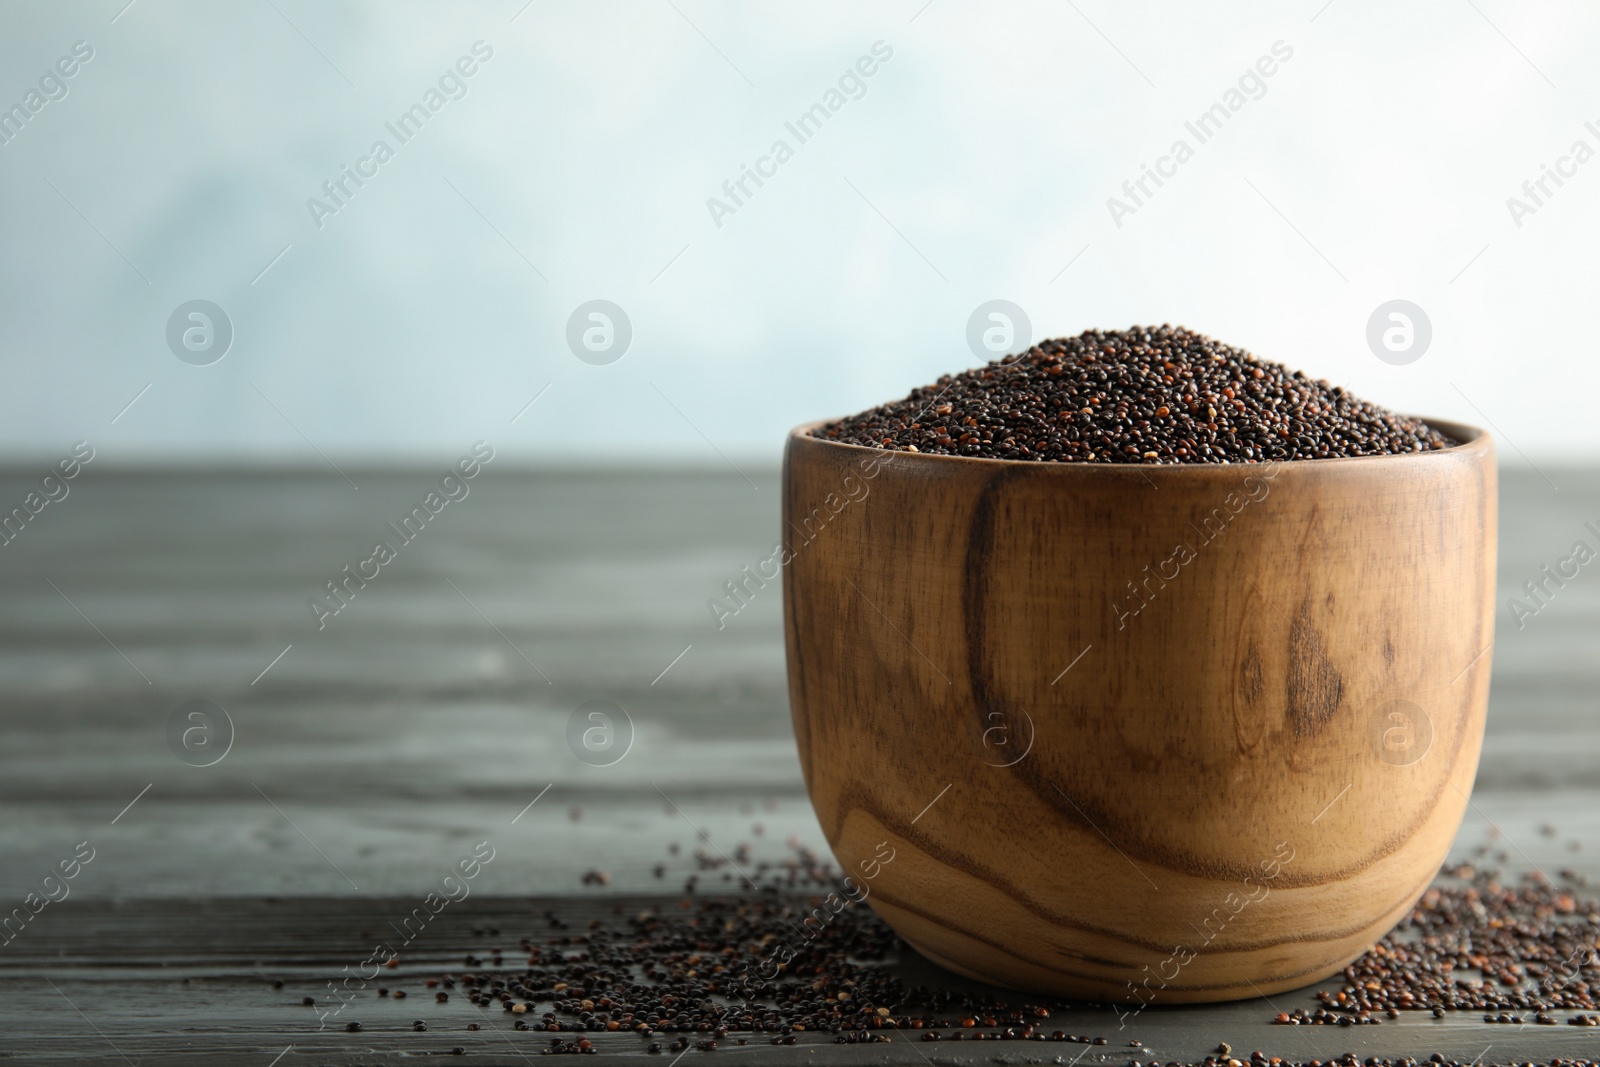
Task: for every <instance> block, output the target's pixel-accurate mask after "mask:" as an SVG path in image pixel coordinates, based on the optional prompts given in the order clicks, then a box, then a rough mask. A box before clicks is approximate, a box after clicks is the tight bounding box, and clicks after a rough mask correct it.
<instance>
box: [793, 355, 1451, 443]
mask: <svg viewBox="0 0 1600 1067" xmlns="http://www.w3.org/2000/svg"><path fill="white" fill-rule="evenodd" d="M814 436H816V437H820V438H823V439H825V440H829V441H839V442H842V443H845V444H854V445H866V446H868V447H872V448H884V449H891V450H896V451H904V452H931V453H935V454H937V455H945V456H973V457H977V458H980V459H1024V460H1046V461H1057V462H1068V463H1253V462H1257V463H1258V462H1263V461H1269V460H1295V459H1332V458H1336V457H1345V456H1378V455H1395V454H1399V453H1404V452H1427V451H1431V450H1433V449H1439V448H1448V447H1450V446H1451V445H1453V444H1455V443H1456V442H1455V441H1452V440H1451V439H1450V438H1448V437H1446V436H1445V435H1444V434H1441V433H1440V432H1439V431H1438V430H1435V429H1433V428H1432V427H1430V426H1428V425H1426V424H1424V423H1422V422H1420V421H1418V420H1416V419H1409V418H1406V417H1404V416H1402V415H1396V414H1394V413H1393V412H1390V411H1386V410H1385V409H1383V408H1380V407H1378V406H1376V405H1374V404H1369V403H1367V402H1366V401H1365V400H1358V399H1357V398H1355V397H1353V396H1351V395H1350V394H1349V393H1347V392H1345V391H1344V389H1342V388H1340V387H1339V386H1336V385H1329V384H1328V383H1327V382H1325V381H1313V380H1311V379H1310V378H1307V377H1306V376H1305V375H1304V374H1302V373H1301V372H1299V371H1292V370H1290V369H1289V368H1287V367H1285V366H1283V365H1282V364H1280V363H1273V362H1271V361H1270V360H1264V359H1258V358H1256V357H1255V356H1253V355H1251V354H1250V353H1249V352H1246V351H1244V350H1243V349H1239V348H1234V347H1232V346H1230V345H1225V344H1222V343H1221V342H1218V341H1213V340H1212V339H1211V338H1209V337H1205V336H1203V335H1201V334H1197V333H1195V332H1193V331H1191V330H1188V329H1185V328H1184V327H1182V326H1135V327H1132V328H1130V329H1127V330H1106V331H1102V330H1088V331H1086V332H1084V333H1082V334H1079V335H1078V336H1077V337H1066V338H1059V339H1057V340H1053V341H1043V342H1040V343H1039V344H1037V345H1034V346H1033V347H1032V348H1030V349H1028V350H1027V351H1026V352H1023V353H1021V354H1019V355H1011V356H1006V357H1005V358H1004V359H1000V360H997V361H996V362H994V363H991V364H989V365H988V366H986V367H979V368H977V369H974V370H969V371H963V372H962V373H960V374H957V375H953V376H952V375H945V376H944V377H942V378H940V379H939V380H938V381H937V382H935V383H934V384H933V385H928V386H924V387H922V388H920V389H913V390H912V391H911V394H910V395H909V396H907V397H906V398H905V399H904V400H897V401H894V402H892V403H888V404H884V405H881V406H880V407H876V408H873V409H872V410H871V411H864V412H862V413H861V414H859V415H852V416H851V417H849V418H846V419H841V420H839V421H838V422H834V423H830V424H828V425H826V426H824V427H822V428H820V429H818V430H816V431H814Z"/></svg>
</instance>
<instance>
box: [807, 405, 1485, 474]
mask: <svg viewBox="0 0 1600 1067" xmlns="http://www.w3.org/2000/svg"><path fill="white" fill-rule="evenodd" d="M1401 417H1402V418H1408V419H1415V420H1416V421H1418V422H1421V423H1423V424H1424V425H1427V426H1430V427H1432V428H1433V429H1435V430H1438V431H1440V432H1442V433H1444V434H1446V435H1448V436H1450V437H1452V438H1454V439H1455V440H1456V442H1457V443H1456V444H1453V445H1451V446H1450V447H1449V448H1438V449H1430V450H1429V451H1427V452H1385V453H1379V454H1377V455H1372V456H1330V457H1329V458H1327V459H1279V460H1272V459H1268V460H1257V461H1248V460H1246V461H1239V462H1223V463H1090V462H1086V461H1084V460H1038V459H995V458H992V457H989V456H949V455H943V454H941V453H938V452H907V451H905V450H904V449H899V448H896V449H887V448H873V447H871V446H869V445H858V444H854V443H851V442H848V441H830V440H828V439H827V438H825V437H816V436H813V434H812V431H814V430H816V429H817V428H818V427H821V426H826V425H828V424H829V423H833V422H838V421H839V419H838V418H831V419H816V420H814V421H812V422H803V423H801V424H800V425H798V426H796V427H794V428H793V429H791V430H790V431H789V433H788V436H787V437H786V438H785V442H786V444H793V443H794V442H796V441H804V442H806V443H807V444H815V445H821V446H824V447H829V448H844V449H852V450H854V451H858V452H861V453H862V454H863V455H874V456H893V457H895V462H896V463H897V464H898V463H904V462H916V463H923V462H929V461H936V462H941V463H957V464H962V463H964V464H975V463H976V464H988V465H992V466H994V467H996V468H997V469H999V468H1005V467H1022V468H1026V469H1028V470H1033V471H1043V470H1058V471H1094V472H1097V473H1099V472H1103V473H1105V474H1118V475H1128V474H1149V473H1151V472H1159V475H1160V476H1161V477H1184V476H1185V475H1188V476H1194V477H1198V476H1199V475H1200V473H1201V472H1205V473H1207V474H1214V473H1215V472H1217V471H1238V470H1240V469H1243V470H1244V471H1246V472H1248V471H1250V470H1252V469H1254V468H1261V467H1270V466H1272V465H1273V464H1277V465H1278V466H1279V467H1280V468H1284V467H1287V468H1292V469H1313V468H1314V469H1319V470H1328V469H1330V468H1333V467H1339V466H1343V465H1347V464H1352V463H1366V464H1372V463H1381V462H1385V461H1387V462H1391V463H1392V462H1408V461H1409V462H1416V461H1419V460H1425V459H1430V458H1438V459H1443V458H1445V457H1455V456H1482V455H1484V454H1486V453H1489V452H1492V451H1493V450H1494V449H1493V446H1494V435H1493V434H1491V433H1489V431H1488V430H1485V429H1483V428H1481V427H1478V426H1473V425H1471V424H1470V423H1464V422H1453V421H1451V420H1449V419H1434V418H1427V417H1425V416H1422V415H1406V414H1401ZM1179 472H1184V473H1182V474H1180V473H1179Z"/></svg>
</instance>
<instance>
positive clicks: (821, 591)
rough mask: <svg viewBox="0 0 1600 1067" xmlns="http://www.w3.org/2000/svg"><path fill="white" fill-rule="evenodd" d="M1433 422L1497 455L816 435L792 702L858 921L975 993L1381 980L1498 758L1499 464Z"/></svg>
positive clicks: (795, 545)
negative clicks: (1162, 448)
mask: <svg viewBox="0 0 1600 1067" xmlns="http://www.w3.org/2000/svg"><path fill="white" fill-rule="evenodd" d="M1430 421H1431V420H1430ZM816 425H820V424H816ZM1433 425H1435V426H1437V427H1438V428H1439V429H1440V430H1442V431H1444V432H1445V433H1447V434H1449V435H1450V436H1451V437H1452V438H1454V439H1455V440H1457V441H1461V442H1463V443H1462V444H1459V445H1457V446H1455V447H1452V448H1449V449H1445V450H1442V451H1437V452H1429V453H1420V454H1409V455H1402V456H1373V457H1363V458H1359V459H1331V460H1313V461H1298V462H1284V463H1278V464H1262V465H1248V464H1247V465H1237V464H1235V465H1221V464H1187V465H1181V466H1122V465H1104V466H1101V465H1092V464H1081V463H1036V462H1023V461H1008V460H981V459H967V458H963V457H953V456H931V455H918V454H912V453H905V452H886V451H881V450H878V449H871V448H863V447H859V446H855V445H845V444H838V443H835V442H829V441H825V440H819V439H817V438H813V437H811V436H809V433H808V432H809V431H810V430H811V429H812V427H810V426H802V427H800V428H798V429H796V430H795V431H794V432H793V433H792V434H791V435H790V437H789V441H788V447H787V450H786V452H785V457H784V475H783V481H784V488H783V492H784V499H783V510H784V531H785V533H784V536H785V539H786V545H785V547H786V549H787V553H786V556H785V560H786V564H787V565H786V566H785V567H784V580H783V590H784V629H785V635H786V639H787V644H788V666H789V696H790V702H791V705H792V709H793V715H794V727H795V734H796V737H797V738H798V741H799V747H800V760H801V764H802V766H803V767H804V769H805V777H806V784H807V787H808V788H809V790H810V793H811V800H812V803H813V804H814V805H815V807H816V812H817V817H818V819H819V820H820V821H821V824H822V828H823V831H824V832H825V833H826V835H827V838H828V842H829V844H830V845H831V846H832V847H833V851H834V854H835V856H836V857H837V858H838V860H839V863H840V864H841V865H842V867H843V873H844V874H845V875H847V876H849V877H850V878H851V879H852V882H851V886H853V888H852V890H851V899H856V898H859V897H861V896H862V895H865V899H866V901H867V902H868V903H869V904H870V905H871V906H872V907H873V908H875V909H876V910H877V912H878V914H879V915H881V916H882V917H883V918H884V919H885V920H886V921H887V922H888V923H889V924H890V925H891V926H892V927H894V929H895V930H896V931H897V932H898V933H899V934H900V936H901V937H903V938H904V939H905V940H906V941H907V942H909V943H910V944H911V945H912V946H913V947H915V948H916V949H917V951H919V952H921V953H922V954H923V955H924V956H927V957H928V958H929V959H931V960H934V961H935V962H937V963H940V964H942V965H944V966H945V967H948V968H949V969H950V970H953V971H956V972H959V973H961V974H964V975H967V976H969V977H972V978H978V979H982V980H983V981H986V982H991V983H994V984H996V985H1001V986H1009V987H1012V988H1016V989H1024V990H1030V991H1035V992H1042V993H1049V994H1054V995H1060V996H1068V997H1080V998H1091V999H1098V1000H1114V1001H1119V1002H1125V1003H1137V1004H1141V1005H1142V1004H1146V1003H1150V1002H1152V1001H1159V1002H1162V1003H1168V1002H1181V1001H1188V1002H1193V1001H1214V1000H1228V999H1235V998H1240V997H1250V996H1261V995H1269V994H1272V993H1275V992H1278V991H1280V990H1284V989H1291V988H1295V987H1299V986H1304V985H1307V984H1309V983H1311V982H1314V981H1317V980H1319V979H1321V978H1324V977H1326V976H1328V975H1330V974H1332V973H1334V972H1335V971H1337V970H1339V969H1340V968H1342V967H1343V966H1344V965H1345V964H1346V963H1348V962H1349V961H1350V960H1351V959H1353V958H1355V957H1356V956H1358V955H1359V954H1360V953H1361V952H1363V951H1364V950H1365V949H1366V948H1367V947H1368V946H1370V945H1371V944H1372V943H1373V942H1374V941H1376V940H1377V939H1378V938H1379V937H1381V936H1382V935H1383V934H1384V933H1385V932H1387V931H1388V930H1389V929H1390V927H1391V926H1393V925H1394V923H1395V922H1397V921H1398V920H1399V919H1400V918H1401V917H1402V916H1404V915H1405V914H1406V912H1407V911H1408V910H1409V909H1410V908H1411V906H1412V904H1413V903H1415V901H1416V900H1417V898H1418V897H1419V896H1420V895H1421V894H1422V892H1423V891H1424V890H1425V889H1426V888H1427V887H1428V884H1429V882H1430V880H1431V879H1432V878H1433V876H1434V874H1435V872H1436V871H1437V870H1438V868H1439V865H1440V863H1441V862H1442V861H1443V860H1444V857H1445V853H1446V850H1447V849H1448V848H1449V846H1450V842H1451V840H1452V839H1453V837H1454V836H1455V833H1456V830H1457V828H1458V826H1459V825H1460V822H1461V817H1462V814H1463V812H1464V811H1465V809H1466V805H1467V796H1468V794H1469V793H1470V792H1471V790H1472V782H1473V778H1474V775H1475V774H1476V771H1477V766H1478V752H1479V748H1480V746H1481V743H1482V739H1483V725H1484V709H1485V704H1486V702H1487V699H1488V693H1489V664H1490V656H1489V655H1488V654H1487V651H1488V648H1489V646H1490V644H1491V642H1492V641H1493V595H1494V572H1495V508H1496V501H1495V461H1494V447H1493V444H1492V442H1491V439H1490V437H1489V435H1488V434H1486V433H1484V432H1483V431H1481V430H1477V429H1474V428H1471V427H1466V426H1456V425H1451V424H1448V423H1443V422H1433ZM846 906H847V905H846Z"/></svg>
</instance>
